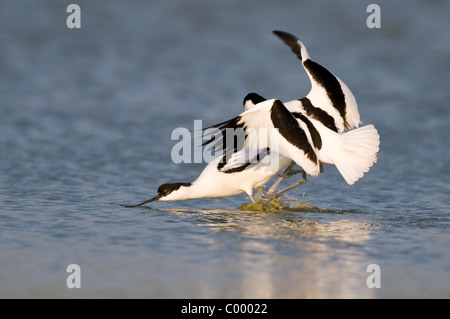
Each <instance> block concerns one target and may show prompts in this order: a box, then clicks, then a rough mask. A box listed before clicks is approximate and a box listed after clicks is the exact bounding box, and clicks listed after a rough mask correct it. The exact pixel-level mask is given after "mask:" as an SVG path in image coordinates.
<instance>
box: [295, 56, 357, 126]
mask: <svg viewBox="0 0 450 319" xmlns="http://www.w3.org/2000/svg"><path fill="white" fill-rule="evenodd" d="M303 66H304V67H305V69H306V70H308V71H309V73H310V74H311V76H312V77H313V79H314V81H316V82H317V83H318V84H319V85H321V86H322V87H323V88H324V89H325V91H326V92H327V95H328V97H329V99H330V101H331V103H333V106H334V108H335V109H337V110H338V111H339V114H340V115H341V117H342V119H343V120H344V125H345V128H347V129H350V128H351V127H350V125H349V124H348V122H347V120H346V119H345V115H346V113H347V110H346V108H347V104H346V103H345V95H344V92H343V91H342V88H341V84H340V83H339V81H338V79H337V78H336V77H335V76H334V75H333V74H332V73H331V72H330V71H328V70H327V69H325V68H324V67H323V66H321V65H320V64H319V63H316V62H314V61H312V60H311V59H308V60H306V61H304V62H303Z"/></svg>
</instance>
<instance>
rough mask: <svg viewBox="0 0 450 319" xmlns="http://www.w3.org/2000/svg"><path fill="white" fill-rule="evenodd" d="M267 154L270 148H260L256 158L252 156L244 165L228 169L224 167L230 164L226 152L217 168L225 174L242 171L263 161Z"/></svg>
mask: <svg viewBox="0 0 450 319" xmlns="http://www.w3.org/2000/svg"><path fill="white" fill-rule="evenodd" d="M267 155H270V149H269V148H268V147H267V148H265V149H262V150H260V151H259V152H258V154H257V155H256V159H255V158H251V159H249V160H248V161H247V162H245V163H242V165H239V166H235V167H232V168H228V169H224V168H225V167H226V165H227V164H228V158H227V154H225V155H223V157H222V160H221V161H220V163H219V164H218V165H217V169H218V170H219V171H221V172H223V173H225V174H231V173H238V172H242V171H243V170H245V169H246V168H247V167H249V166H250V165H252V164H257V163H259V162H260V161H262V159H263V158H264V157H266V156H267Z"/></svg>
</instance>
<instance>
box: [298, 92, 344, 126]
mask: <svg viewBox="0 0 450 319" xmlns="http://www.w3.org/2000/svg"><path fill="white" fill-rule="evenodd" d="M299 101H300V102H301V103H302V105H303V108H304V109H305V111H306V115H308V116H309V117H311V118H313V119H316V120H318V121H320V122H321V123H322V124H323V125H325V126H326V127H328V128H329V129H330V130H333V131H335V132H336V133H337V132H338V129H337V127H336V124H335V122H334V118H333V117H332V116H331V115H330V114H328V113H327V112H325V111H324V110H322V109H321V108H318V107H315V106H314V105H313V104H312V103H311V101H310V99H308V98H307V97H304V98H301V99H300V100H299Z"/></svg>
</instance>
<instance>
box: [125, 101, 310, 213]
mask: <svg viewBox="0 0 450 319" xmlns="http://www.w3.org/2000/svg"><path fill="white" fill-rule="evenodd" d="M264 100H265V99H264V98H263V97H261V96H260V95H257V94H255V93H251V94H248V95H247V96H246V97H245V98H244V102H243V104H244V108H245V109H251V108H252V107H254V106H255V105H256V104H257V103H259V102H261V101H264ZM291 162H292V160H291V159H290V158H287V157H284V156H281V155H280V154H276V153H274V152H273V151H271V150H270V149H269V148H267V147H264V148H260V149H250V150H249V149H241V150H239V151H233V152H231V153H230V154H227V153H225V154H223V155H221V156H219V157H217V158H215V159H214V160H213V161H211V162H210V163H209V164H208V165H207V166H206V167H205V169H204V170H203V171H202V172H201V174H200V175H199V177H198V178H197V179H196V180H195V181H194V182H192V183H184V182H183V183H167V184H163V185H161V186H159V188H158V195H156V196H155V197H153V198H151V199H149V200H146V201H144V202H143V203H140V204H137V205H127V206H125V207H138V206H142V205H144V204H147V203H149V202H153V201H176V200H185V199H195V198H214V197H224V196H233V195H238V194H241V193H246V194H247V195H248V196H249V197H250V199H251V201H252V202H253V203H254V202H255V200H254V199H253V196H252V195H253V190H254V189H255V188H258V187H261V186H263V185H265V184H266V183H267V182H268V181H269V180H270V179H271V178H272V177H273V176H274V175H275V174H277V173H278V172H279V171H280V170H282V169H283V168H285V167H287V166H289V164H290V163H291ZM296 173H297V171H293V170H292V169H287V170H286V171H285V172H284V173H283V175H282V176H285V177H287V176H291V175H293V174H296ZM305 181H306V179H305ZM299 183H300V182H299ZM287 190H288V189H284V190H283V191H281V192H280V193H276V194H275V193H274V189H272V193H273V196H272V197H271V198H270V200H271V199H274V198H276V197H279V196H281V195H282V194H283V193H285V192H286V191H287Z"/></svg>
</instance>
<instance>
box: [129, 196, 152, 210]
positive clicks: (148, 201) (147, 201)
mask: <svg viewBox="0 0 450 319" xmlns="http://www.w3.org/2000/svg"><path fill="white" fill-rule="evenodd" d="M158 199H159V196H155V197H153V198H150V199H149V200H146V201H145V202H142V203H140V204H137V205H122V206H123V207H126V208H131V207H139V206H142V205H144V204H147V203H150V202H153V201H155V200H158Z"/></svg>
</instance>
